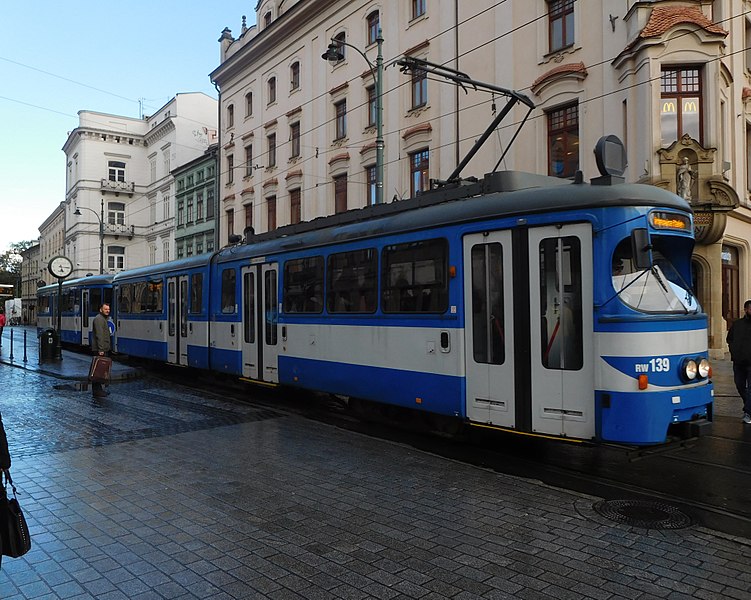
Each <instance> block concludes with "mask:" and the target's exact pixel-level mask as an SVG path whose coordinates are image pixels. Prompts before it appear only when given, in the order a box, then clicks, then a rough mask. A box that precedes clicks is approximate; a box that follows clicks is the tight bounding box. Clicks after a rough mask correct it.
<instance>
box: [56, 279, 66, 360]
mask: <svg viewBox="0 0 751 600" xmlns="http://www.w3.org/2000/svg"><path fill="white" fill-rule="evenodd" d="M63 281H64V278H63V277H58V278H57V345H56V346H55V360H62V359H63V346H62V342H61V341H60V338H61V337H62V335H61V334H62V330H63V314H62V313H63Z"/></svg>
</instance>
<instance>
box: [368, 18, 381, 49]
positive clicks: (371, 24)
mask: <svg viewBox="0 0 751 600" xmlns="http://www.w3.org/2000/svg"><path fill="white" fill-rule="evenodd" d="M367 20H368V45H370V44H375V43H376V40H377V39H378V30H379V29H380V28H381V20H380V16H379V14H378V11H377V10H374V11H373V12H372V13H370V14H369V15H368V19H367Z"/></svg>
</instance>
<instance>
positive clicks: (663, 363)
mask: <svg viewBox="0 0 751 600" xmlns="http://www.w3.org/2000/svg"><path fill="white" fill-rule="evenodd" d="M634 367H635V368H636V372H637V373H666V372H667V371H670V359H669V358H668V357H666V356H663V357H658V358H652V359H650V360H649V362H646V363H641V364H636V365H634Z"/></svg>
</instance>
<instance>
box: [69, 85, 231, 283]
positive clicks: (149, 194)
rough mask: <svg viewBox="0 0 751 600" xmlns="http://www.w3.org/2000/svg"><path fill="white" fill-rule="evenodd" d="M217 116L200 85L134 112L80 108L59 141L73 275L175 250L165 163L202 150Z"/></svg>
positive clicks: (149, 260)
mask: <svg viewBox="0 0 751 600" xmlns="http://www.w3.org/2000/svg"><path fill="white" fill-rule="evenodd" d="M216 119H217V105H216V100H214V99H213V98H210V97H209V96H207V95H205V94H202V93H187V94H178V95H177V96H175V97H174V98H173V99H172V100H170V101H169V102H168V103H167V104H165V105H164V106H163V107H162V108H160V109H159V110H158V111H157V112H156V113H155V114H153V115H152V116H149V117H144V118H140V119H138V118H130V117H122V116H116V115H107V114H103V113H97V112H92V111H81V112H80V113H79V126H78V127H77V128H76V129H75V130H73V131H72V132H71V133H70V134H69V136H68V139H67V141H66V143H65V146H64V147H63V151H64V152H65V155H66V159H67V164H66V167H67V170H66V196H65V202H64V203H63V204H64V211H65V218H66V228H65V249H64V253H65V255H66V256H68V257H69V258H70V259H71V261H72V262H73V265H74V271H73V274H72V275H71V276H72V277H81V276H84V275H86V274H88V273H100V272H103V273H116V272H118V271H120V270H123V269H126V268H133V267H139V266H143V265H147V264H154V263H158V262H163V261H167V260H170V259H174V258H175V254H174V240H175V184H174V176H173V175H172V170H173V169H174V168H175V167H176V166H178V165H182V164H184V163H187V162H190V161H191V160H193V159H194V158H196V157H198V156H202V155H203V153H204V152H205V151H206V149H207V148H208V146H209V140H210V138H211V137H212V136H213V135H214V133H215V131H216Z"/></svg>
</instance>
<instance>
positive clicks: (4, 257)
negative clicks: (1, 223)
mask: <svg viewBox="0 0 751 600" xmlns="http://www.w3.org/2000/svg"><path fill="white" fill-rule="evenodd" d="M34 244H36V242H35V241H24V242H15V243H13V244H10V245H9V246H8V250H6V251H5V252H3V253H2V254H0V283H16V282H17V280H18V277H19V276H20V275H21V261H22V257H21V252H23V251H24V250H26V249H27V248H30V247H31V246H33V245H34Z"/></svg>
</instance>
